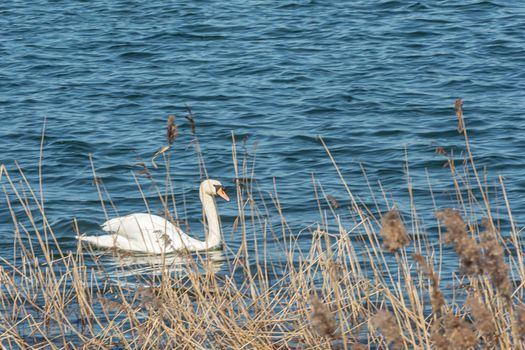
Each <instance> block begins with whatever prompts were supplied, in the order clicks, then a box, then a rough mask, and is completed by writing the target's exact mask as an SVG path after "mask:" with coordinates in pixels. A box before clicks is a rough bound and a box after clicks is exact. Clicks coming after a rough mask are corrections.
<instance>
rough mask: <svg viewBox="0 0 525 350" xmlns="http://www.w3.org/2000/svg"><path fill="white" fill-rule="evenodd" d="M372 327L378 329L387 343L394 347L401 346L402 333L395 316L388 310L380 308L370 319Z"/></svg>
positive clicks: (398, 347)
mask: <svg viewBox="0 0 525 350" xmlns="http://www.w3.org/2000/svg"><path fill="white" fill-rule="evenodd" d="M370 322H371V324H372V327H373V328H376V329H378V330H379V331H380V332H381V334H383V336H384V337H385V339H386V340H387V342H388V343H389V344H392V347H393V348H395V349H400V348H402V347H403V335H402V333H401V329H400V328H399V326H398V324H397V321H396V318H395V317H394V315H392V314H391V313H390V312H389V311H386V310H380V311H378V312H377V313H376V314H375V315H374V316H373V317H372V318H371V319H370Z"/></svg>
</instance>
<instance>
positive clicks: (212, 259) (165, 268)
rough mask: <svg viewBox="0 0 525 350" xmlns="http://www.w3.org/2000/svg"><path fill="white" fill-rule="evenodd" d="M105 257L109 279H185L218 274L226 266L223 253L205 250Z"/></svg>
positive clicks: (122, 254) (117, 254)
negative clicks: (164, 277) (167, 276)
mask: <svg viewBox="0 0 525 350" xmlns="http://www.w3.org/2000/svg"><path fill="white" fill-rule="evenodd" d="M104 255H105V259H104V260H106V262H105V263H104V265H105V269H106V272H107V273H109V277H110V278H112V279H115V278H116V279H120V278H130V277H131V278H133V277H136V278H138V279H141V280H144V279H150V278H155V277H160V276H162V275H166V274H167V275H170V276H173V277H184V276H186V275H188V273H189V272H198V273H202V274H206V273H211V274H215V273H217V272H219V271H220V270H221V268H222V266H223V265H224V263H225V262H226V258H225V256H224V253H223V252H222V250H208V251H204V252H197V253H191V254H190V253H180V252H179V253H171V254H165V255H151V254H136V253H135V254H134V253H129V252H122V251H117V252H112V254H111V255H109V254H107V253H106V254H104ZM100 258H102V256H100ZM108 258H109V259H108ZM107 260H110V261H107ZM108 263H109V264H108ZM128 282H129V281H128Z"/></svg>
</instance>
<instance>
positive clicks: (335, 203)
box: [326, 194, 341, 209]
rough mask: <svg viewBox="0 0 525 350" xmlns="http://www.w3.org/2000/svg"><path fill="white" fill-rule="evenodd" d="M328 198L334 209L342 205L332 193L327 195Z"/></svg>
mask: <svg viewBox="0 0 525 350" xmlns="http://www.w3.org/2000/svg"><path fill="white" fill-rule="evenodd" d="M326 199H327V200H328V203H330V206H331V207H332V208H334V209H337V208H339V207H340V206H341V205H340V204H339V202H338V201H337V198H335V197H334V196H332V195H331V194H328V195H326Z"/></svg>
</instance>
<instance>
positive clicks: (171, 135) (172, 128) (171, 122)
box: [166, 114, 178, 146]
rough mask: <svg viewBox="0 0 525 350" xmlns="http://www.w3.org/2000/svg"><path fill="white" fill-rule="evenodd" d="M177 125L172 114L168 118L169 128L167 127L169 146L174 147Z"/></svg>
mask: <svg viewBox="0 0 525 350" xmlns="http://www.w3.org/2000/svg"><path fill="white" fill-rule="evenodd" d="M177 132H178V131H177V124H175V115H174V114H172V115H170V116H169V117H168V126H167V127H166V139H167V140H168V145H170V146H171V145H172V144H173V142H175V139H176V138H177Z"/></svg>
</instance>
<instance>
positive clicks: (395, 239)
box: [380, 209, 410, 252]
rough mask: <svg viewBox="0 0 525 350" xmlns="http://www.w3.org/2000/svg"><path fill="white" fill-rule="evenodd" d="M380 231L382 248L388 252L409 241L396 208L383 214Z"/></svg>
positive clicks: (401, 246)
mask: <svg viewBox="0 0 525 350" xmlns="http://www.w3.org/2000/svg"><path fill="white" fill-rule="evenodd" d="M380 233H381V236H382V237H383V248H384V249H386V250H388V251H389V252H395V251H397V250H399V249H400V248H403V247H404V246H406V245H407V244H408V242H410V239H409V238H408V235H407V233H406V230H405V225H403V221H402V220H401V217H400V216H399V212H398V211H397V209H392V210H390V211H388V212H387V213H386V214H385V215H383V218H382V219H381V231H380Z"/></svg>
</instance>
